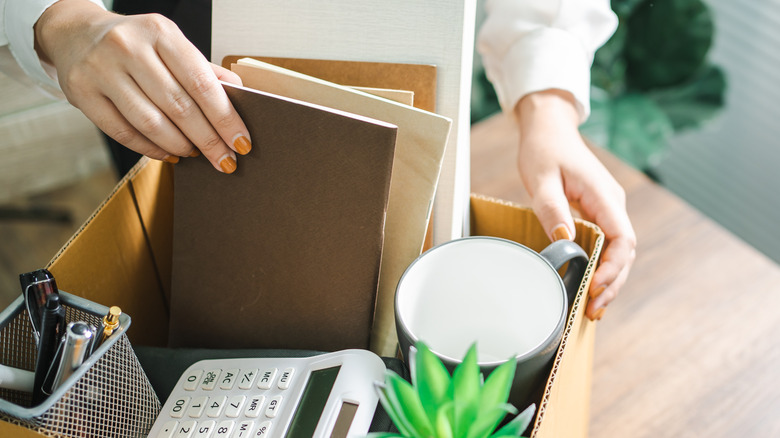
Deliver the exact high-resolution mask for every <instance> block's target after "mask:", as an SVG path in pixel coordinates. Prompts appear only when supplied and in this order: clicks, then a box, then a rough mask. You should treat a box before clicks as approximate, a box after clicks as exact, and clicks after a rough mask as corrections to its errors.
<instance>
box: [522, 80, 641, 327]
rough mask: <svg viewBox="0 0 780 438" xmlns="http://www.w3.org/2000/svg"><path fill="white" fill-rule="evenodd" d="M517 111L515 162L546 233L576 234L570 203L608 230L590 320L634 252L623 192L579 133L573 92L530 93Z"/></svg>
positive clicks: (595, 277) (621, 277)
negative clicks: (517, 148) (517, 136)
mask: <svg viewBox="0 0 780 438" xmlns="http://www.w3.org/2000/svg"><path fill="white" fill-rule="evenodd" d="M515 115H516V116H517V121H518V124H519V126H520V146H519V151H518V168H519V169H520V173H521V176H522V179H523V184H524V185H525V187H526V190H528V193H529V194H530V195H531V197H532V199H533V201H532V205H533V209H534V212H535V213H536V215H537V216H538V217H539V220H540V221H541V223H542V226H543V227H544V229H545V231H546V232H547V234H548V236H550V238H551V239H552V240H558V239H573V238H574V233H575V228H574V221H573V219H572V215H571V211H570V209H569V205H570V204H571V205H575V206H576V207H577V208H578V210H579V211H580V213H581V214H582V216H583V218H585V219H587V220H589V221H592V222H594V223H595V224H596V225H598V226H599V227H600V228H601V229H602V231H604V234H605V235H606V244H605V247H604V250H603V252H602V254H601V262H600V264H599V267H598V269H596V272H595V273H594V274H593V279H592V282H591V286H590V291H589V294H590V301H589V304H588V308H587V310H586V313H585V314H586V315H587V316H588V318H590V319H591V320H598V319H601V317H602V316H603V315H604V310H605V307H606V306H607V304H609V303H610V302H611V301H612V300H613V299H614V298H615V297H616V296H617V294H618V291H619V290H620V287H621V286H623V284H624V283H625V281H626V278H627V277H628V272H629V270H630V269H631V265H632V263H633V261H634V258H635V256H636V252H635V248H636V236H635V234H634V229H633V228H632V226H631V222H630V220H629V219H628V214H627V213H626V196H625V192H624V191H623V188H622V187H621V186H620V184H618V182H617V181H615V179H614V178H613V177H612V175H611V174H610V173H609V171H608V170H607V169H606V168H605V167H604V166H603V165H602V164H601V162H600V161H599V160H598V159H597V158H596V157H595V156H594V155H593V153H592V152H591V151H590V150H589V149H588V147H587V146H586V145H585V142H584V141H583V139H582V137H581V136H580V133H579V131H578V129H577V125H578V114H577V110H576V108H575V105H574V98H573V97H572V96H571V94H569V93H568V92H565V91H560V90H546V91H542V92H537V93H531V94H529V95H527V96H525V97H524V98H523V99H521V100H520V102H518V104H517V107H516V108H515Z"/></svg>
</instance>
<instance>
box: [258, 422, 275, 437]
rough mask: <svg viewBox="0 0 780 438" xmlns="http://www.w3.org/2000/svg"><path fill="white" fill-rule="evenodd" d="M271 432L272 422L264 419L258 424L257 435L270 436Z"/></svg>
mask: <svg viewBox="0 0 780 438" xmlns="http://www.w3.org/2000/svg"><path fill="white" fill-rule="evenodd" d="M269 433H271V422H270V421H264V422H262V423H260V425H259V426H257V431H256V432H255V436H270V435H268V434H269Z"/></svg>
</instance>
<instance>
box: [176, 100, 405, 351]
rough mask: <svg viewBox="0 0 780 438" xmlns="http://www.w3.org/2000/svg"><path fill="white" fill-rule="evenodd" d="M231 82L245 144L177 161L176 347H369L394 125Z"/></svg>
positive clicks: (393, 140)
mask: <svg viewBox="0 0 780 438" xmlns="http://www.w3.org/2000/svg"><path fill="white" fill-rule="evenodd" d="M225 89H226V91H227V93H228V96H229V97H230V100H231V101H232V102H233V105H234V106H235V108H236V110H237V111H238V113H239V115H241V117H242V118H243V120H244V122H245V123H246V125H247V128H248V129H249V133H250V136H251V138H252V145H253V149H252V151H251V152H250V153H249V154H248V155H246V156H240V157H239V159H238V169H237V170H236V172H235V173H234V174H231V175H225V174H221V173H219V172H217V171H215V170H214V169H213V167H212V166H211V164H210V163H209V162H208V161H207V160H206V159H205V158H203V157H202V156H201V157H198V158H195V159H183V160H181V161H180V162H179V164H177V165H176V167H175V175H174V178H175V179H174V228H173V240H174V245H173V261H172V265H173V266H172V271H173V272H172V280H171V281H172V285H171V310H170V313H171V318H170V345H171V346H173V347H185V346H186V347H204V348H293V349H315V350H338V349H344V348H368V345H369V336H370V330H371V324H372V317H373V311H374V303H375V298H376V291H377V284H378V275H379V267H380V262H381V255H382V242H383V227H384V218H385V212H386V209H387V200H388V192H389V188H390V175H391V168H392V163H393V154H394V147H395V140H396V132H397V127H396V126H395V125H391V124H388V123H385V122H381V121H377V120H374V119H370V118H366V117H362V116H358V115H354V114H350V113H346V112H341V111H337V110H332V109H328V108H325V107H320V106H316V105H312V104H307V103H304V102H300V101H296V100H292V99H288V98H283V97H279V96H275V95H272V94H267V93H262V92H257V91H254V90H250V89H247V88H241V87H235V86H230V85H227V84H226V85H225Z"/></svg>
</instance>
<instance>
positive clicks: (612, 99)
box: [581, 0, 726, 170]
mask: <svg viewBox="0 0 780 438" xmlns="http://www.w3.org/2000/svg"><path fill="white" fill-rule="evenodd" d="M612 9H613V10H614V11H615V13H617V15H618V18H619V20H620V24H619V26H618V29H617V31H616V32H615V35H613V37H612V38H611V39H610V40H609V41H608V42H607V43H606V44H605V45H604V46H603V47H602V48H601V49H599V50H598V51H597V52H596V55H595V57H594V61H593V68H592V69H591V78H592V81H591V82H592V85H593V91H592V99H591V108H592V112H591V117H590V119H589V120H588V121H587V122H586V123H585V124H584V125H583V126H582V127H581V132H582V133H583V135H585V136H586V137H588V138H590V139H591V140H593V141H594V142H595V143H597V144H600V145H605V146H606V147H608V148H609V149H610V150H611V151H612V152H614V153H615V154H616V155H618V156H620V157H621V158H623V159H624V160H625V161H627V162H628V163H630V164H632V165H634V166H635V167H637V168H639V169H643V170H648V169H649V168H650V167H652V163H653V160H654V159H655V158H656V157H658V156H659V155H660V154H661V153H662V152H663V150H664V149H665V148H666V146H667V144H668V140H669V138H670V137H671V135H672V134H673V133H674V132H676V131H679V130H683V129H691V128H696V127H698V126H700V125H701V124H702V123H703V122H704V121H706V120H708V119H710V118H712V117H713V116H714V115H715V114H716V113H717V111H718V110H719V109H720V108H721V107H722V106H723V94H724V90H725V88H726V80H725V77H724V74H723V72H722V71H721V70H720V69H719V68H718V67H717V66H714V65H711V64H709V63H708V62H707V60H706V55H707V52H708V51H709V49H710V46H711V44H712V38H713V32H714V26H713V22H712V17H711V15H710V12H709V9H708V8H707V6H706V5H705V4H704V3H702V1H701V0H663V1H661V0H612Z"/></svg>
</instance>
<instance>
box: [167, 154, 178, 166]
mask: <svg viewBox="0 0 780 438" xmlns="http://www.w3.org/2000/svg"><path fill="white" fill-rule="evenodd" d="M163 161H165V162H167V163H171V164H176V163H178V162H179V157H177V156H176V155H168V156H167V157H165V158H163Z"/></svg>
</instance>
